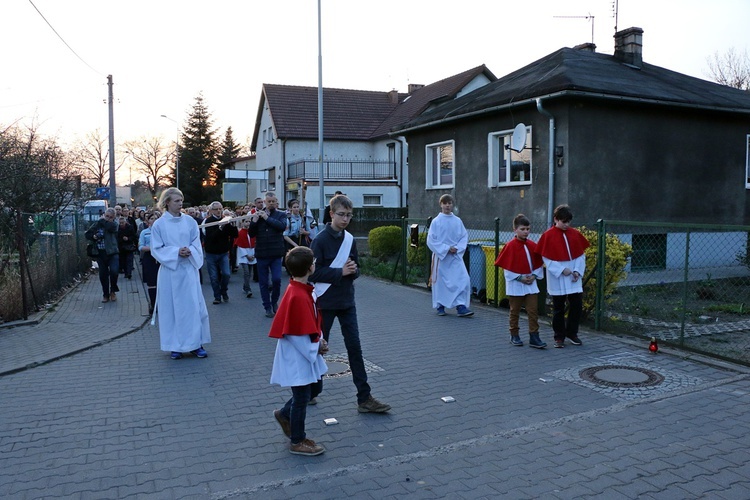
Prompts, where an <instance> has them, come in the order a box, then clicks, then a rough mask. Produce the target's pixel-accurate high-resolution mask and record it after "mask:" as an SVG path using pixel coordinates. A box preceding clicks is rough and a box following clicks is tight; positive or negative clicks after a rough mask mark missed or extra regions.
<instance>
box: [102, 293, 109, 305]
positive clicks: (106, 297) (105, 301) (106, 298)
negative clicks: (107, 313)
mask: <svg viewBox="0 0 750 500" xmlns="http://www.w3.org/2000/svg"><path fill="white" fill-rule="evenodd" d="M102 302H103V303H105V304H106V303H107V302H109V295H105V296H104V298H103V299H102Z"/></svg>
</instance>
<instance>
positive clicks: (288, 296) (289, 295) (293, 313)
mask: <svg viewBox="0 0 750 500" xmlns="http://www.w3.org/2000/svg"><path fill="white" fill-rule="evenodd" d="M313 289H314V287H313V286H312V285H308V284H307V283H300V282H299V281H294V280H289V286H288V287H287V289H286V291H285V292H284V297H283V298H282V299H281V303H280V304H279V309H278V310H277V311H276V315H275V316H274V317H273V323H272V324H271V331H269V332H268V336H269V337H273V338H275V339H280V338H281V337H283V336H284V335H311V334H313V335H317V338H315V339H314V340H313V342H317V341H318V340H319V339H320V332H321V331H322V329H321V324H322V323H321V322H322V318H321V316H320V312H319V311H318V310H317V309H316V306H315V302H314V301H313V298H312V292H313Z"/></svg>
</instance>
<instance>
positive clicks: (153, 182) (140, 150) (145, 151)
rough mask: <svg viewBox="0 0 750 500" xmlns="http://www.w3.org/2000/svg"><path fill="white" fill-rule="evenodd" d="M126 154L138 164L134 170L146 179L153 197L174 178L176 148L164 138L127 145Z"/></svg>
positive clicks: (148, 139) (149, 139)
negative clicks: (173, 168) (173, 167)
mask: <svg viewBox="0 0 750 500" xmlns="http://www.w3.org/2000/svg"><path fill="white" fill-rule="evenodd" d="M125 152H126V153H127V154H128V155H129V157H130V158H131V159H132V160H133V161H134V162H135V163H136V166H135V167H134V170H135V171H136V172H138V173H139V174H142V175H144V176H145V178H146V186H148V190H149V191H150V192H151V196H152V197H156V193H157V191H158V190H159V188H160V187H162V186H165V185H167V184H169V183H171V180H172V179H173V178H174V176H173V172H172V169H171V165H172V164H173V163H174V153H175V152H174V147H173V146H172V144H170V143H169V142H167V141H166V139H164V138H163V137H150V138H142V139H137V140H134V141H127V142H126V143H125Z"/></svg>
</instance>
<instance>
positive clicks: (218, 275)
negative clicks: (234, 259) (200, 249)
mask: <svg viewBox="0 0 750 500" xmlns="http://www.w3.org/2000/svg"><path fill="white" fill-rule="evenodd" d="M206 267H208V277H209V279H210V280H211V288H212V289H213V291H214V299H216V300H221V296H222V295H226V293H227V290H228V289H229V277H230V276H231V275H232V271H231V270H230V269H229V253H208V252H206Z"/></svg>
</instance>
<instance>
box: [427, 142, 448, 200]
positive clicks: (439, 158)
mask: <svg viewBox="0 0 750 500" xmlns="http://www.w3.org/2000/svg"><path fill="white" fill-rule="evenodd" d="M454 149H455V143H454V141H447V142H439V143H435V144H428V145H427V146H426V147H425V169H426V172H425V173H426V177H425V179H426V187H427V188H428V189H429V188H448V187H453V175H454V166H455V164H454Z"/></svg>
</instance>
